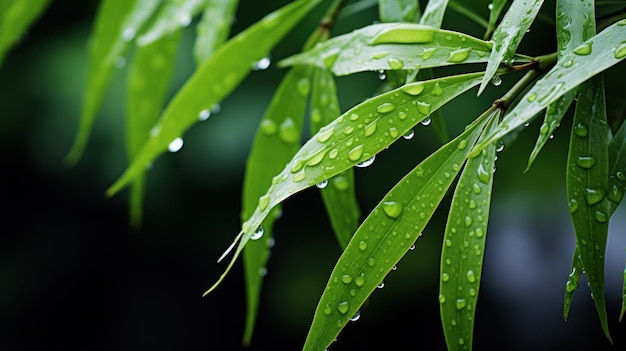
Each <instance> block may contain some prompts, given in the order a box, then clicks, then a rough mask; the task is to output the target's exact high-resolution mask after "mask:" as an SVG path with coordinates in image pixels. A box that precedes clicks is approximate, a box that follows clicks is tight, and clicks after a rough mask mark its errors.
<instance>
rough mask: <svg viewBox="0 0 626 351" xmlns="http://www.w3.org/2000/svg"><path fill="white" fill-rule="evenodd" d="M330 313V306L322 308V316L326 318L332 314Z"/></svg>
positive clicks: (331, 309)
mask: <svg viewBox="0 0 626 351" xmlns="http://www.w3.org/2000/svg"><path fill="white" fill-rule="evenodd" d="M332 311H333V308H332V307H330V305H326V306H324V315H326V316H328V315H330V314H331V313H332Z"/></svg>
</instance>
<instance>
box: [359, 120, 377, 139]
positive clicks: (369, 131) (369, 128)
mask: <svg viewBox="0 0 626 351" xmlns="http://www.w3.org/2000/svg"><path fill="white" fill-rule="evenodd" d="M377 121H378V120H375V121H374V122H372V123H370V124H368V125H367V126H365V129H364V130H363V133H364V134H365V136H366V137H368V136H371V135H372V134H374V132H376V124H377Z"/></svg>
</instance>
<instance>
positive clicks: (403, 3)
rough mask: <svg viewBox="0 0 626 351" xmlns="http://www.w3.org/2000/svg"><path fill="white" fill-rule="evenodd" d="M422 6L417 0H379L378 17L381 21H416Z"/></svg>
mask: <svg viewBox="0 0 626 351" xmlns="http://www.w3.org/2000/svg"><path fill="white" fill-rule="evenodd" d="M419 14H420V7H419V1H417V0H379V1H378V17H379V18H380V21H381V22H409V23H411V22H415V19H416V18H418V17H419Z"/></svg>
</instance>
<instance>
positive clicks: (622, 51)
mask: <svg viewBox="0 0 626 351" xmlns="http://www.w3.org/2000/svg"><path fill="white" fill-rule="evenodd" d="M624 56H626V43H622V44H621V45H620V46H618V47H617V49H615V58H616V59H618V60H620V59H623V58H624Z"/></svg>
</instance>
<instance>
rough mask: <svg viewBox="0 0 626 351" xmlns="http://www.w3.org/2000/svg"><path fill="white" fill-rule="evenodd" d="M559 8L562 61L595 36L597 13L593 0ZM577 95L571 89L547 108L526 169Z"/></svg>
mask: <svg viewBox="0 0 626 351" xmlns="http://www.w3.org/2000/svg"><path fill="white" fill-rule="evenodd" d="M556 6H557V11H556V13H557V14H558V15H557V16H556V24H557V25H556V36H557V42H558V45H559V55H558V59H559V60H562V59H563V55H565V54H566V53H568V52H570V51H572V50H574V49H575V48H576V47H577V46H578V45H580V44H582V43H583V42H584V41H585V40H587V39H589V38H591V37H592V36H594V35H595V34H596V33H595V21H594V18H595V13H594V9H593V1H592V0H585V1H570V0H559V1H557V3H556ZM575 95H576V89H572V90H570V91H568V92H567V93H565V94H564V95H563V96H561V97H560V98H558V99H557V100H556V101H555V102H553V103H551V104H550V105H548V108H547V109H546V116H545V118H544V122H543V124H542V125H541V127H540V129H539V137H538V138H537V142H536V143H535V147H534V148H533V150H532V152H531V153H530V157H529V159H528V165H527V166H526V170H528V169H529V168H530V166H531V165H532V163H533V162H534V160H535V158H536V157H537V155H538V154H539V152H540V151H541V148H543V146H544V145H545V143H546V142H547V141H548V140H550V136H551V135H552V133H554V131H555V130H556V128H557V127H558V126H559V125H560V124H561V119H563V116H564V115H565V113H566V112H567V110H568V109H569V107H570V105H571V104H572V101H573V100H574V96H575Z"/></svg>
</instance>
